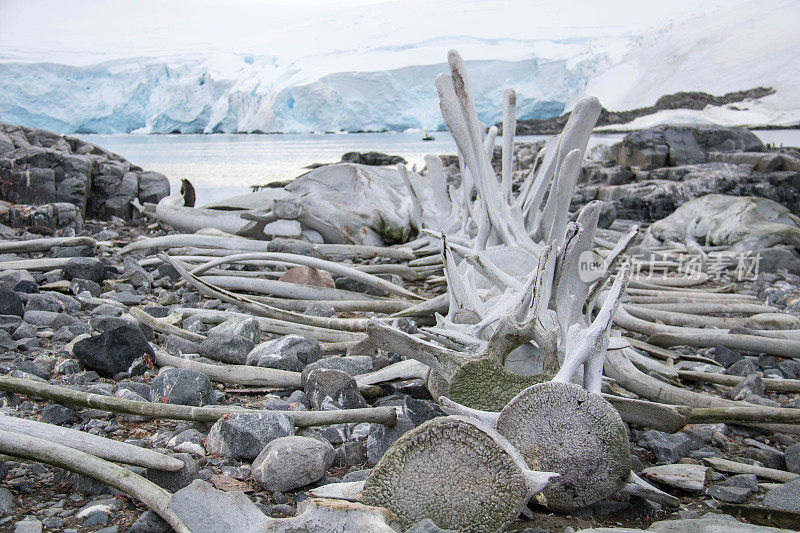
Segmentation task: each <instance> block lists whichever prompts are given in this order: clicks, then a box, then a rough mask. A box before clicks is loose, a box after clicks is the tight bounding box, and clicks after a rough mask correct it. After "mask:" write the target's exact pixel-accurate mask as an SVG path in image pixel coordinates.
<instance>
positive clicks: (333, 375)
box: [303, 368, 367, 411]
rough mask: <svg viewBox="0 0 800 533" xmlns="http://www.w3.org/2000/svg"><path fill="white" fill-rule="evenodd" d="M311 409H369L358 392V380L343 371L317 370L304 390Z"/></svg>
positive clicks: (311, 374)
mask: <svg viewBox="0 0 800 533" xmlns="http://www.w3.org/2000/svg"><path fill="white" fill-rule="evenodd" d="M303 390H304V392H305V393H306V396H308V401H309V403H310V404H311V407H312V408H314V409H316V410H322V411H329V410H335V409H355V408H358V407H367V402H366V401H365V400H364V397H363V396H361V393H360V392H359V391H358V385H357V384H356V380H355V379H353V378H352V377H351V376H349V375H347V374H346V373H345V372H342V371H341V370H334V369H328V368H317V369H315V370H313V371H312V372H311V373H310V374H309V375H308V378H307V380H306V383H305V386H304V388H303Z"/></svg>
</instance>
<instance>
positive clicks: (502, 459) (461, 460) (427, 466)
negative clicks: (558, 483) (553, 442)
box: [362, 416, 557, 533]
mask: <svg viewBox="0 0 800 533" xmlns="http://www.w3.org/2000/svg"><path fill="white" fill-rule="evenodd" d="M556 477H557V474H554V473H550V472H535V471H531V470H530V469H529V468H528V467H527V466H526V464H525V460H524V459H523V458H522V456H520V454H519V453H518V452H517V451H516V450H515V449H514V448H513V446H511V445H510V444H509V443H508V441H506V439H504V438H503V437H502V436H501V435H500V434H498V432H496V431H495V430H493V429H491V428H489V427H487V426H485V425H484V424H481V423H480V422H478V421H476V420H473V419H469V418H464V417H453V416H449V417H440V418H435V419H433V420H429V421H428V422H425V423H424V424H422V425H421V426H419V427H418V428H416V429H413V430H411V431H409V432H407V433H406V434H405V435H403V436H402V437H400V439H398V440H397V441H396V442H395V443H394V444H393V445H392V446H391V447H390V448H389V450H387V451H386V453H385V454H384V455H383V457H381V459H380V461H378V464H377V465H375V467H374V468H373V469H372V471H371V472H370V475H369V476H368V477H367V480H366V482H365V484H364V489H363V491H362V501H363V502H364V503H366V504H368V505H379V506H385V507H387V508H388V509H389V510H391V511H393V512H394V513H395V514H397V515H398V516H399V517H400V520H401V522H402V525H403V526H404V527H409V526H411V525H412V524H414V523H416V522H418V521H420V520H423V519H426V518H430V519H432V520H433V521H434V522H435V523H436V524H437V525H438V526H440V527H443V528H446V529H454V530H456V531H470V532H474V533H484V532H485V533H494V532H497V531H501V530H502V529H504V528H505V527H506V526H508V525H509V524H510V523H511V522H512V521H513V520H514V519H516V518H517V516H518V515H519V513H520V512H521V511H522V509H523V507H524V506H525V505H526V504H527V502H528V500H529V499H530V498H531V497H532V496H534V495H535V494H537V493H538V492H540V491H541V490H542V489H544V488H545V487H546V486H547V485H548V484H549V483H550V482H551V480H552V479H553V478H556Z"/></svg>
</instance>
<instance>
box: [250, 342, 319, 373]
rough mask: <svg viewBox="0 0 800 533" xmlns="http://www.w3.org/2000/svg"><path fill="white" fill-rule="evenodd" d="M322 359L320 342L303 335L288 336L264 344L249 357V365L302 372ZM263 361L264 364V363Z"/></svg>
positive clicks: (256, 348) (257, 347)
mask: <svg viewBox="0 0 800 533" xmlns="http://www.w3.org/2000/svg"><path fill="white" fill-rule="evenodd" d="M320 357H322V352H321V351H320V347H319V342H317V341H316V340H315V339H310V338H308V337H304V336H302V335H286V336H284V337H280V338H278V339H273V340H269V341H267V342H262V343H261V344H259V345H258V346H256V347H255V348H253V350H252V351H251V352H250V353H249V354H248V355H247V364H249V365H258V366H263V367H268V368H280V369H282V370H292V371H295V372H300V371H302V370H303V368H305V366H306V365H307V364H309V363H313V362H315V361H317V360H319V358H320ZM262 360H263V362H262Z"/></svg>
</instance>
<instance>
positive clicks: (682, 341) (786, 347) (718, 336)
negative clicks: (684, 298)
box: [614, 307, 800, 358]
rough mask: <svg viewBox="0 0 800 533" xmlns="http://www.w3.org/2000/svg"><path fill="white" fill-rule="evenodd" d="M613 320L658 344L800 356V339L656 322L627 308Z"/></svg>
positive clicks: (619, 310)
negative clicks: (632, 313) (719, 347)
mask: <svg viewBox="0 0 800 533" xmlns="http://www.w3.org/2000/svg"><path fill="white" fill-rule="evenodd" d="M614 323H615V324H616V325H618V326H619V327H622V328H625V329H628V330H631V331H636V332H637V333H644V334H646V335H650V338H649V339H648V342H650V343H652V344H656V345H659V346H676V345H691V346H708V347H711V346H717V345H722V346H725V347H727V348H731V349H732V350H741V351H747V352H756V353H762V352H763V353H766V354H769V355H777V356H779V357H792V358H800V341H799V340H789V339H781V338H770V337H763V336H757V335H741V334H733V333H730V332H728V331H727V330H719V331H714V330H708V329H703V328H687V327H678V326H667V325H663V324H655V323H653V322H648V321H646V320H642V319H639V318H636V317H634V316H632V315H631V314H630V313H628V312H627V311H626V310H625V309H624V308H622V307H620V308H619V309H617V313H616V314H615V315H614Z"/></svg>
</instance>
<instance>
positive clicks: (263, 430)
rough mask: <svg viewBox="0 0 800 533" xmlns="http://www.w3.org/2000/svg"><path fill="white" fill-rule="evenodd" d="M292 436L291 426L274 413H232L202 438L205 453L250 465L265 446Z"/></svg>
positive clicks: (281, 416)
mask: <svg viewBox="0 0 800 533" xmlns="http://www.w3.org/2000/svg"><path fill="white" fill-rule="evenodd" d="M291 435H294V423H293V422H292V421H291V420H290V419H289V418H288V417H287V416H286V415H282V414H277V413H270V412H265V413H257V414H254V413H232V414H229V415H225V416H224V417H222V418H220V419H219V420H218V421H217V422H216V423H215V424H214V425H213V426H212V427H211V431H210V432H209V433H208V437H207V438H206V442H205V445H206V449H207V450H208V451H209V453H213V454H217V455H223V456H225V457H229V458H232V459H245V460H248V461H252V460H253V459H255V458H256V457H257V456H258V454H259V453H260V452H261V450H262V449H264V446H266V445H267V444H268V443H270V442H272V441H273V440H275V439H277V438H280V437H288V436H291Z"/></svg>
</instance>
